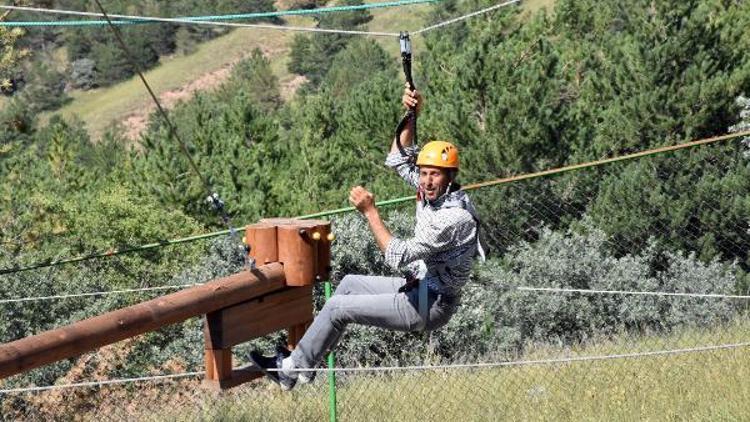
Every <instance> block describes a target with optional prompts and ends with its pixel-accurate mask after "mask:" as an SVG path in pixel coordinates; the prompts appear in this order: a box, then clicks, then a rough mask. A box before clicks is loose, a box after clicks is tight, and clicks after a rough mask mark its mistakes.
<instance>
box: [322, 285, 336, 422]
mask: <svg viewBox="0 0 750 422" xmlns="http://www.w3.org/2000/svg"><path fill="white" fill-rule="evenodd" d="M323 286H324V287H325V292H326V301H328V299H330V298H331V282H330V281H326V282H325V283H324V284H323ZM328 369H329V371H328V409H329V412H330V414H331V422H336V372H334V371H333V352H332V351H331V352H329V353H328Z"/></svg>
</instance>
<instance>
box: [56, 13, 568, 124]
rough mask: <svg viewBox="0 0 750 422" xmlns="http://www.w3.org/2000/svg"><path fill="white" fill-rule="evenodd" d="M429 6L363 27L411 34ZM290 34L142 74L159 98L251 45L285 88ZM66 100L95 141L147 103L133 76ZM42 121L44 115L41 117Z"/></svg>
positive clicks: (218, 45) (240, 36)
mask: <svg viewBox="0 0 750 422" xmlns="http://www.w3.org/2000/svg"><path fill="white" fill-rule="evenodd" d="M369 1H372V2H374V1H381V0H369ZM553 3H554V0H526V1H525V2H524V4H523V7H524V8H526V9H527V10H530V11H535V10H538V9H539V8H541V7H544V6H551V5H552V4H553ZM430 7H431V6H430V5H416V6H410V7H409V8H408V9H407V10H408V13H404V9H403V8H385V9H375V10H373V11H372V13H373V16H374V19H373V21H372V22H370V24H369V25H368V27H369V29H370V30H372V31H379V32H398V31H401V30H412V31H413V30H415V29H418V28H420V27H421V26H422V23H423V22H424V21H425V19H426V17H427V14H428V12H429V10H430ZM287 21H288V22H289V24H290V25H295V26H310V25H312V19H311V18H303V17H292V18H289V19H287ZM293 35H294V34H293V33H292V32H283V31H272V30H257V29H237V30H235V31H233V32H231V33H229V34H227V35H224V36H222V37H219V38H217V39H215V40H212V41H209V42H207V43H204V44H202V45H200V46H199V48H198V50H197V51H196V52H195V53H193V54H191V55H189V56H173V57H167V58H163V60H162V63H161V65H160V66H158V67H157V68H155V69H152V70H150V71H148V72H146V74H145V77H146V80H147V81H148V82H149V84H150V85H151V87H152V89H153V90H154V91H155V92H156V94H157V95H160V94H162V93H164V92H167V91H171V90H176V89H179V88H180V87H183V86H185V85H187V84H188V83H190V82H191V81H193V80H195V79H196V78H198V77H200V76H201V75H204V74H206V73H210V72H213V71H216V70H218V69H221V68H223V67H226V66H228V65H229V64H231V63H232V62H234V61H236V60H238V59H240V58H242V57H244V56H246V55H247V54H248V53H249V52H250V51H252V49H253V48H255V47H262V48H263V49H264V51H266V52H267V53H269V54H270V57H271V60H272V66H273V69H274V72H275V73H276V75H277V76H278V77H279V81H280V82H281V84H282V85H284V84H286V83H288V82H290V81H291V80H292V79H294V77H295V76H294V75H292V74H290V73H289V72H288V71H287V69H286V65H287V63H288V60H289V58H288V51H289V50H288V47H287V46H288V44H289V42H290V40H291V39H292V37H293ZM378 42H380V43H381V45H382V46H383V47H384V48H385V49H386V50H387V51H388V52H389V53H390V54H392V55H393V56H394V58H395V57H397V55H398V42H397V41H396V40H393V39H389V38H384V37H378ZM421 43H422V37H415V39H414V49H415V51H419V49H420V46H421ZM290 93H291V91H285V94H287V95H289V94H290ZM71 97H72V98H73V101H71V102H70V103H69V104H68V105H66V106H65V107H63V108H62V109H60V110H59V111H58V112H57V113H60V114H62V115H63V116H66V117H71V116H78V117H80V118H81V119H82V120H83V121H84V122H86V124H87V126H88V128H89V131H90V132H91V133H92V135H93V136H94V137H97V136H98V135H100V134H101V133H102V132H103V131H104V130H106V128H107V127H109V126H110V125H111V124H112V123H113V122H115V121H122V120H123V119H124V118H125V117H127V116H128V115H130V114H133V113H135V112H137V111H139V110H142V109H143V108H144V107H150V106H151V99H150V97H149V96H148V93H147V92H146V90H145V88H144V87H143V85H142V83H141V81H140V80H139V79H138V78H137V77H134V78H131V79H130V80H127V81H124V82H121V83H118V84H116V85H114V86H112V87H109V88H104V89H97V90H91V91H74V92H72V93H71ZM45 117H48V116H43V118H45Z"/></svg>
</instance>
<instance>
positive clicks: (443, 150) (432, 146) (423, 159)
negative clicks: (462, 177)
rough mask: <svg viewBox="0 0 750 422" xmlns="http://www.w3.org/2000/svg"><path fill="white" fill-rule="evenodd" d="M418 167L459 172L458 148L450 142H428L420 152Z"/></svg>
mask: <svg viewBox="0 0 750 422" xmlns="http://www.w3.org/2000/svg"><path fill="white" fill-rule="evenodd" d="M417 165H418V166H433V167H441V168H448V169H456V170H458V148H456V147H455V145H453V144H452V143H450V142H445V141H432V142H428V143H427V144H425V146H424V147H422V150H421V151H419V155H418V156H417Z"/></svg>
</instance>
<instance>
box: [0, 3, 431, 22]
mask: <svg viewBox="0 0 750 422" xmlns="http://www.w3.org/2000/svg"><path fill="white" fill-rule="evenodd" d="M440 1H443V0H399V1H387V2H380V3H367V4H359V5H350V6H332V7H320V8H317V9H295V10H282V11H274V12H254V13H235V14H229V15H203V16H182V17H178V18H175V19H180V20H186V21H190V22H205V21H209V22H210V21H230V20H240V19H262V18H277V17H283V16H305V15H323V14H331V13H340V12H352V11H357V10H371V9H381V8H388V7H400V6H411V5H417V4H424V3H437V2H440ZM0 8H3V9H6V10H8V11H11V10H19V11H25V12H34V13H45V14H60V15H71V14H74V13H75V15H76V16H91V17H102V15H101V14H99V13H91V12H80V13H86V14H85V15H82V14H80V13H78V12H74V11H70V10H61V9H48V8H41V7H23V6H0ZM110 16H111V17H116V18H117V17H118V16H120V15H112V14H110ZM123 16H124V15H123ZM157 19H159V18H154V17H148V16H130V17H128V18H127V20H114V21H112V23H113V24H115V25H136V24H154V23H160V22H163V21H160V20H157ZM103 25H107V21H106V20H71V21H11V22H0V26H8V27H34V26H103Z"/></svg>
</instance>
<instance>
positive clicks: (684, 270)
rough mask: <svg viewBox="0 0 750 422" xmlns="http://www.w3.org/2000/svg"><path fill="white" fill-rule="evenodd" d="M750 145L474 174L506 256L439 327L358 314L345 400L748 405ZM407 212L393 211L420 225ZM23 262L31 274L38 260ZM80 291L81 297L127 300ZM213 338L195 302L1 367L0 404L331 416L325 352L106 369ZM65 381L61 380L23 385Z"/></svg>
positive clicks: (467, 410)
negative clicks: (272, 369)
mask: <svg viewBox="0 0 750 422" xmlns="http://www.w3.org/2000/svg"><path fill="white" fill-rule="evenodd" d="M745 152H746V147H745V146H744V145H743V144H742V143H740V142H734V143H727V144H722V145H711V146H702V147H699V148H694V149H690V150H684V151H676V152H672V153H669V154H667V155H663V156H658V157H649V158H644V159H640V160H634V161H630V162H620V163H613V164H608V165H606V166H598V167H595V168H589V169H585V170H579V171H575V172H568V173H565V174H560V175H556V176H552V177H540V178H533V179H528V180H524V181H521V182H515V183H507V184H503V185H499V186H496V187H491V188H485V189H482V190H478V191H474V192H473V193H472V197H473V199H474V201H475V202H476V203H477V204H478V206H479V207H480V213H481V215H482V217H483V220H484V221H483V226H482V232H483V235H484V238H485V242H486V243H487V244H488V245H489V246H490V250H491V254H490V255H491V256H493V257H494V258H492V259H490V260H489V261H488V262H487V263H483V264H478V265H477V267H476V269H475V274H474V276H473V280H472V282H471V283H470V284H469V285H468V286H467V287H466V288H465V289H464V290H465V291H464V293H463V295H462V300H461V302H462V305H461V307H460V310H459V312H458V313H457V314H456V315H455V316H454V317H453V319H452V320H451V322H450V323H449V324H448V325H447V326H445V327H443V328H442V329H440V330H438V331H436V332H433V333H430V334H422V333H417V334H409V333H390V332H382V330H381V331H378V330H372V329H362V328H354V327H352V329H351V330H350V331H349V333H348V334H347V335H346V336H345V337H344V339H343V341H342V342H341V344H340V345H339V347H338V348H337V358H338V364H337V366H339V367H342V368H344V369H338V370H337V371H336V374H337V382H336V394H337V404H336V411H337V415H338V417H339V418H340V420H372V419H384V420H390V419H400V420H417V419H423V418H425V417H430V418H440V419H447V418H461V419H466V420H497V419H532V420H538V419H543V420H550V419H563V420H580V419H584V420H585V419H589V420H591V419H596V420H602V419H605V420H607V419H673V418H677V419H727V420H741V419H743V418H744V417H745V415H747V414H750V409H749V408H748V407H749V405H748V404H747V403H750V400H748V398H750V387H748V383H747V382H746V380H747V379H748V375H750V374H749V373H748V372H750V365H749V363H750V362H749V361H748V353H747V352H748V347H750V337H748V335H747V332H748V328H750V319H749V318H748V313H747V311H748V306H747V305H748V303H749V301H750V298H749V297H748V296H747V295H748V292H749V290H748V276H747V273H748V271H749V270H750V257H749V256H748V252H749V251H748V245H750V242H749V241H750V239H749V238H748V237H750V234H748V217H747V216H748V215H750V201H748V199H747V198H748V193H749V192H750V174H748V172H750V169H749V167H748V161H747V158H746V157H745V156H744V154H745ZM409 213H411V211H409V212H407V213H401V214H399V215H397V216H395V217H394V219H393V220H392V222H393V223H394V224H396V223H399V224H402V226H403V227H402V229H404V230H408V229H409V227H410V224H413V222H412V221H411V220H409V218H408V217H404V215H408V214H409ZM346 218H347V219H346V220H342V221H341V222H340V227H341V229H340V234H339V240H338V244H339V245H344V246H341V248H340V249H339V250H338V251H334V252H335V254H334V256H335V257H336V256H338V258H337V259H338V260H339V261H338V263H335V266H336V268H335V271H334V273H335V274H338V276H340V275H343V274H345V273H346V272H348V271H357V270H359V271H362V272H369V271H370V269H371V268H375V267H378V266H379V265H381V264H380V263H378V262H375V263H373V262H371V261H372V260H373V259H374V258H373V256H375V255H377V253H372V251H369V252H368V250H367V249H366V246H364V245H366V244H369V245H370V246H368V247H372V248H374V244H373V242H372V241H371V240H370V239H369V238H367V237H366V236H367V234H366V232H367V228H366V225H365V223H364V222H363V221H361V220H358V218H357V217H356V216H352V217H346ZM396 229H397V228H396ZM362 233H365V234H362ZM347 236H349V237H347ZM358 245H362V247H359V246H358ZM222 268H223V269H222V270H221V271H226V270H227V268H233V267H231V265H230V266H225V268H224V267H222ZM87 271H90V272H91V273H92V274H93V273H94V272H93V270H91V269H88V270H87ZM108 271H109V270H108ZM186 272H189V271H186ZM209 273H210V274H209ZM214 273H216V274H219V273H220V271H218V270H216V271H213V270H212V271H208V270H207V272H206V273H205V274H202V273H201V274H198V275H196V276H194V277H192V278H189V279H185V280H183V281H184V282H203V281H205V280H206V279H208V278H210V277H208V275H213V274H214ZM44 274H46V275H49V274H52V273H51V272H48V271H45V273H44ZM61 274H63V275H64V276H67V275H69V274H71V272H70V271H66V272H64V273H61ZM42 276H45V275H42ZM338 276H337V277H338ZM23 277H26V278H23V279H22V278H19V279H18V283H19V285H21V284H23V285H24V286H26V285H28V282H29V281H30V280H32V279H33V277H32V276H30V275H24V276H23ZM29 277H32V278H29ZM49 278H53V277H49ZM170 284H178V283H175V282H174V281H171V282H170ZM125 287H130V286H125ZM23 291H26V290H23ZM53 293H54V292H53ZM44 294H48V293H43V294H39V296H42V295H44ZM152 296H153V295H151V296H149V297H152ZM56 300H64V299H59V298H58V299H56ZM76 300H79V301H81V302H80V306H83V307H85V310H80V315H82V316H90V315H95V314H97V313H99V312H101V311H103V310H106V309H112V308H115V307H117V306H119V305H120V304H121V303H120V302H118V301H117V300H114V299H112V298H111V297H110V298H109V299H107V298H98V297H97V298H90V297H87V298H77V299H76ZM47 303H50V302H39V303H38V304H36V305H34V306H29V304H28V303H25V302H23V303H15V302H14V303H3V304H2V306H4V307H6V308H5V309H6V310H10V311H7V312H6V315H7V316H8V320H7V321H6V323H5V324H4V325H3V331H2V334H3V341H9V340H13V339H15V338H19V337H20V336H23V335H28V334H29V333H33V332H38V331H40V330H41V329H45V328H51V326H54V325H55V324H57V323H59V319H55V318H52V316H50V315H45V311H46V313H47V314H49V313H55V312H70V309H71V308H70V307H69V306H68V305H52V306H50V305H48V304H47ZM39 315H42V316H44V317H43V318H41V319H40V317H39ZM68 316H69V318H68V319H71V318H72V319H73V320H74V319H75V318H74V316H75V315H73V316H71V315H68ZM57 317H59V315H57ZM35 318H36V319H35ZM30 320H33V321H34V322H33V323H29V324H28V325H24V324H25V322H24V321H30ZM282 341H283V338H281V337H279V336H276V337H272V338H266V339H264V340H262V341H261V342H256V343H254V344H252V345H250V346H246V347H245V348H239V350H237V356H236V358H237V364H238V365H239V364H243V363H245V362H246V360H245V357H244V353H245V352H246V351H247V349H249V348H256V347H258V348H266V349H267V350H268V349H269V348H270V347H272V345H273V343H275V342H282ZM201 348H202V335H201V333H200V322H199V321H197V320H193V321H190V322H188V323H186V324H183V325H181V326H179V327H176V328H172V329H169V330H162V331H160V332H157V333H154V334H153V335H150V336H145V337H143V338H141V339H136V340H133V342H131V343H128V344H127V345H122V344H120V345H115V346H114V348H113V349H107V350H105V351H100V352H97V353H94V354H90V355H87V356H86V357H83V358H80V359H78V360H76V361H74V362H73V363H67V364H64V365H62V366H60V367H58V368H57V370H47V371H46V372H45V371H40V372H34V373H32V374H27V375H24V376H19V377H14V378H12V379H10V380H6V381H4V382H3V384H0V389H4V390H3V391H2V392H1V393H0V406H2V420H49V419H60V420H91V419H105V420H280V419H295V420H322V419H326V418H328V417H329V412H330V409H329V400H330V399H329V392H328V384H327V383H326V380H325V378H326V376H325V375H326V374H325V372H326V371H325V370H324V369H320V370H319V371H320V372H321V373H319V374H318V377H317V379H316V381H315V382H314V383H313V384H312V385H299V386H297V387H296V388H295V389H294V390H293V391H292V392H288V393H285V392H282V391H280V390H279V389H278V387H277V386H275V385H273V384H271V383H270V382H269V381H267V380H265V379H260V380H257V381H253V382H251V383H249V384H247V385H244V386H241V387H237V388H234V389H231V390H227V391H224V392H221V393H218V392H215V391H212V390H211V389H210V388H207V387H206V386H204V385H202V382H201V375H200V374H197V375H196V374H193V375H190V376H185V377H176V378H159V379H141V380H133V381H129V382H122V383H112V384H101V382H102V381H106V380H111V379H128V378H133V377H137V376H139V375H141V376H142V375H144V374H145V376H146V377H149V376H151V375H154V376H158V375H161V374H182V373H193V372H200V371H202V370H203V367H202V349H201ZM118 351H119V353H118ZM92 356H96V357H92ZM81 382H83V383H87V384H84V385H76V384H77V383H81ZM53 384H57V385H58V386H59V387H60V388H54V389H50V390H40V389H31V390H28V389H26V388H27V387H29V386H30V385H31V386H33V385H37V386H46V385H53ZM66 385H69V386H68V387H65V386H66ZM18 389H20V390H18ZM24 389H26V390H24Z"/></svg>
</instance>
